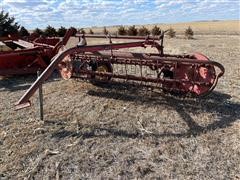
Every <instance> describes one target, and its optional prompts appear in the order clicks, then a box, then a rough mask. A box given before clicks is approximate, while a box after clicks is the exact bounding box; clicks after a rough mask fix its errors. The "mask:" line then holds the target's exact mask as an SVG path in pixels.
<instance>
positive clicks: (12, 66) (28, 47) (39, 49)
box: [0, 28, 76, 76]
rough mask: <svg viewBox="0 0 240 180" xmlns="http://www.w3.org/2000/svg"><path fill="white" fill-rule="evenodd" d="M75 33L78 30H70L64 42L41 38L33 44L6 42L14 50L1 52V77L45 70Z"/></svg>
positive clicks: (18, 41)
mask: <svg viewBox="0 0 240 180" xmlns="http://www.w3.org/2000/svg"><path fill="white" fill-rule="evenodd" d="M75 33H76V30H74V29H73V28H71V29H69V30H68V31H67V32H66V34H65V36H64V38H63V40H60V39H59V38H58V39H57V38H39V39H36V40H35V42H32V43H30V42H27V41H23V40H17V41H15V40H8V41H5V44H6V45H7V46H10V47H11V49H13V50H10V51H4V52H0V75H1V76H6V75H16V74H32V73H36V72H37V70H39V69H42V70H43V69H45V68H46V67H47V66H48V65H49V63H50V60H51V59H52V58H53V57H54V56H55V55H56V54H57V53H58V51H59V49H60V48H61V47H62V46H64V45H66V43H67V41H68V39H69V38H70V36H72V35H75Z"/></svg>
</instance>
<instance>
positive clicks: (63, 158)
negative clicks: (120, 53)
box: [0, 35, 240, 179]
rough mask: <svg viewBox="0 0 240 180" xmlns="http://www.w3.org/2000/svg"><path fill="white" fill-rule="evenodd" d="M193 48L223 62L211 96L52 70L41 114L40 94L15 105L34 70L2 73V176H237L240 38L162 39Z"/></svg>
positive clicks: (183, 49) (172, 47) (170, 48)
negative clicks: (93, 80)
mask: <svg viewBox="0 0 240 180" xmlns="http://www.w3.org/2000/svg"><path fill="white" fill-rule="evenodd" d="M76 41H77V40H76V39H74V38H72V39H71V42H70V44H69V46H73V45H74V44H76ZM104 42H107V41H105V40H102V41H100V40H89V41H88V43H89V44H96V43H104ZM134 51H139V49H134ZM147 51H148V49H147ZM195 51H198V52H202V53H203V54H205V55H207V56H208V57H210V59H212V60H215V61H218V62H220V63H222V64H223V65H224V67H225V69H226V73H225V75H224V77H222V78H221V79H220V80H219V83H218V85H217V87H216V89H215V91H214V92H213V93H212V94H211V95H209V96H208V97H206V98H201V99H197V98H196V99H195V98H180V97H174V96H171V95H166V94H164V93H159V92H156V91H151V90H149V89H146V88H141V87H138V86H130V85H127V84H124V83H123V84H113V85H108V86H104V87H96V86H94V85H92V84H90V83H88V82H83V81H81V80H76V79H71V80H69V81H64V80H62V79H60V78H58V76H57V75H54V76H53V77H51V78H50V79H49V81H48V82H46V83H45V84H44V86H43V88H44V120H45V121H44V122H41V121H39V119H38V106H37V94H35V96H34V97H33V98H32V102H33V106H32V107H31V108H28V109H24V110H20V111H14V103H15V102H16V101H17V100H18V99H19V98H20V97H21V95H23V93H24V92H25V91H26V90H27V88H28V87H29V85H30V84H31V83H33V82H34V80H35V78H36V77H35V76H24V77H9V78H4V79H2V80H1V81H0V101H1V102H0V129H1V131H0V179H4V178H5V179H8V178H9V179H22V178H24V177H25V178H29V179H31V178H35V179H53V178H56V179H134V178H139V179H239V178H240V173H239V172H240V171H239V169H240V130H239V129H240V89H239V87H240V62H239V57H240V37H239V36H237V35H221V36H220V35H199V36H195V39H194V40H186V39H182V38H174V39H166V41H165V52H167V53H173V54H181V53H187V52H195Z"/></svg>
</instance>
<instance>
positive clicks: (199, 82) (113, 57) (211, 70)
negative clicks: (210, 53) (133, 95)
mask: <svg viewBox="0 0 240 180" xmlns="http://www.w3.org/2000/svg"><path fill="white" fill-rule="evenodd" d="M121 38H123V37H121ZM127 38H129V37H127ZM162 40H163V38H162ZM149 45H150V46H151V47H155V48H157V50H158V51H159V53H158V54H153V53H152V54H144V53H121V52H116V51H113V50H118V49H122V48H131V47H146V46H149ZM162 49H163V46H162V45H160V44H159V43H157V42H156V41H155V39H153V40H151V39H145V40H144V41H137V42H128V43H116V44H112V43H110V44H105V45H91V46H81V47H73V48H70V49H68V50H65V51H63V52H61V53H60V54H58V55H56V56H55V57H54V58H53V59H52V61H51V63H50V65H49V66H48V67H47V68H46V69H45V71H44V72H43V73H42V74H41V76H40V77H39V78H38V79H37V80H36V81H35V82H34V83H33V84H32V86H31V87H30V88H29V89H28V90H27V91H26V93H25V94H24V95H23V96H22V97H21V99H20V100H19V101H18V102H17V103H16V104H15V105H16V109H21V108H23V107H27V106H29V105H30V98H31V96H32V95H33V94H34V93H35V91H36V90H37V89H38V87H39V86H40V85H41V84H42V83H43V82H44V81H45V80H46V79H47V78H48V77H49V76H50V75H51V74H52V72H53V71H54V69H57V68H58V67H59V68H60V73H61V74H62V76H63V78H64V79H69V78H70V77H71V76H72V75H74V77H80V78H84V79H91V80H92V79H94V80H110V79H111V80H115V79H123V80H126V81H137V82H141V83H143V82H146V83H153V84H155V85H156V86H157V87H160V88H163V89H165V90H166V91H168V92H176V91H177V92H184V93H192V94H195V95H196V96H201V95H206V94H208V93H210V92H211V91H212V90H213V89H214V88H215V86H216V84H217V82H218V79H219V78H220V77H221V76H222V75H223V74H224V67H223V66H222V65H221V64H220V63H218V62H215V61H210V60H209V59H208V58H207V57H206V56H204V55H202V54H200V53H196V54H193V55H168V54H163V53H162V51H161V50H162ZM104 63H107V64H110V65H111V68H112V70H106V68H103V67H101V66H96V65H98V64H100V65H103V64H104ZM116 66H120V68H122V70H121V71H118V72H117V68H115V67H116ZM128 66H129V67H128ZM100 67H101V68H100ZM133 67H135V68H136V67H137V68H138V70H137V71H136V69H135V73H132V72H131V71H130V70H131V68H133ZM103 69H104V70H103ZM133 69H134V68H133ZM136 72H137V73H136ZM149 72H151V74H150V73H149ZM162 74H163V75H162ZM96 77H97V78H96Z"/></svg>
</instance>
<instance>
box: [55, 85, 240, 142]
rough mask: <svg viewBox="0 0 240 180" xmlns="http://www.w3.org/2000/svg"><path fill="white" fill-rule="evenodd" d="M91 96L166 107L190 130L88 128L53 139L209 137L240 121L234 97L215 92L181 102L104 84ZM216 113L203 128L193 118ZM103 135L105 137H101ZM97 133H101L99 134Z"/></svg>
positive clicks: (59, 133) (239, 106) (57, 134)
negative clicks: (210, 133) (152, 130)
mask: <svg viewBox="0 0 240 180" xmlns="http://www.w3.org/2000/svg"><path fill="white" fill-rule="evenodd" d="M87 94H88V95H89V96H97V97H104V98H108V99H116V100H122V101H127V102H134V103H137V104H139V105H141V104H147V105H150V106H159V105H161V106H163V105H164V106H166V107H171V108H173V109H174V110H175V111H176V112H177V113H178V114H179V115H180V117H181V119H182V120H183V121H184V122H185V123H186V124H187V126H188V130H186V132H183V133H170V132H169V133H168V132H166V133H144V134H142V133H140V132H138V131H136V132H134V131H133V132H129V131H126V130H120V129H117V128H108V127H102V126H101V125H99V126H98V125H86V124H84V125H83V126H84V127H85V128H89V129H91V131H88V132H84V133H82V132H81V130H80V131H79V132H71V131H67V130H63V129H61V130H60V131H56V132H55V133H53V134H52V137H53V138H57V139H62V138H65V137H68V136H77V137H81V138H92V137H101V138H104V137H109V136H113V137H116V136H120V137H126V138H143V137H155V138H163V137H176V138H184V137H191V136H198V135H201V134H205V133H208V132H210V131H214V130H217V129H224V128H227V127H229V126H231V125H232V123H234V122H235V121H237V120H239V119H240V114H239V113H238V112H240V103H236V102H233V101H231V100H230V98H231V96H230V95H228V94H224V93H221V92H216V91H214V92H212V93H211V94H210V95H208V96H207V97H203V98H189V97H188V98H182V97H176V96H172V95H168V94H163V93H160V92H154V91H149V90H146V89H144V88H141V87H140V86H139V87H138V86H131V85H126V84H119V83H118V84H111V85H110V84H105V85H101V87H98V88H96V89H94V90H89V91H88V92H87ZM204 112H207V113H213V114H215V115H217V117H218V118H217V119H216V120H214V121H213V122H212V123H210V124H208V125H206V126H201V125H199V124H198V123H197V122H196V121H195V120H194V119H193V117H192V116H191V114H195V113H198V114H199V113H204ZM99 131H100V132H104V133H99ZM96 132H98V133H96Z"/></svg>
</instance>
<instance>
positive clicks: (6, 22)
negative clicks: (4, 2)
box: [0, 11, 194, 39]
mask: <svg viewBox="0 0 240 180" xmlns="http://www.w3.org/2000/svg"><path fill="white" fill-rule="evenodd" d="M0 24H1V26H0V37H4V36H8V35H9V34H17V35H19V36H20V37H25V36H29V35H30V33H29V31H28V30H27V29H26V28H25V27H23V26H20V25H19V24H18V23H17V22H15V18H14V17H10V16H9V13H4V11H1V13H0ZM66 31H67V28H65V27H63V26H61V27H60V28H58V29H56V28H54V27H53V26H50V25H48V26H47V27H46V28H45V29H43V30H42V29H40V28H36V29H34V30H33V33H32V34H33V35H35V36H46V37H63V36H64V35H65V33H66ZM78 32H80V33H82V34H85V33H86V31H85V30H84V28H80V29H78ZM161 32H162V31H161V29H160V27H158V26H156V25H155V26H154V27H153V28H152V29H151V30H149V29H148V28H146V27H145V26H142V27H140V28H136V26H135V25H132V26H129V27H128V28H126V27H124V26H123V25H121V26H119V27H118V29H117V32H115V34H118V35H129V36H148V35H153V36H159V35H161ZM87 33H88V34H94V32H93V30H92V29H89V31H88V32H87ZM103 34H105V35H107V34H109V31H108V30H107V28H106V27H103ZM167 35H168V36H169V37H170V38H174V37H176V31H175V30H174V29H173V28H170V29H169V31H168V32H167ZM193 35H194V32H193V30H192V28H191V27H190V26H189V27H188V28H187V29H186V30H185V37H186V38H187V39H192V38H193Z"/></svg>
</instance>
